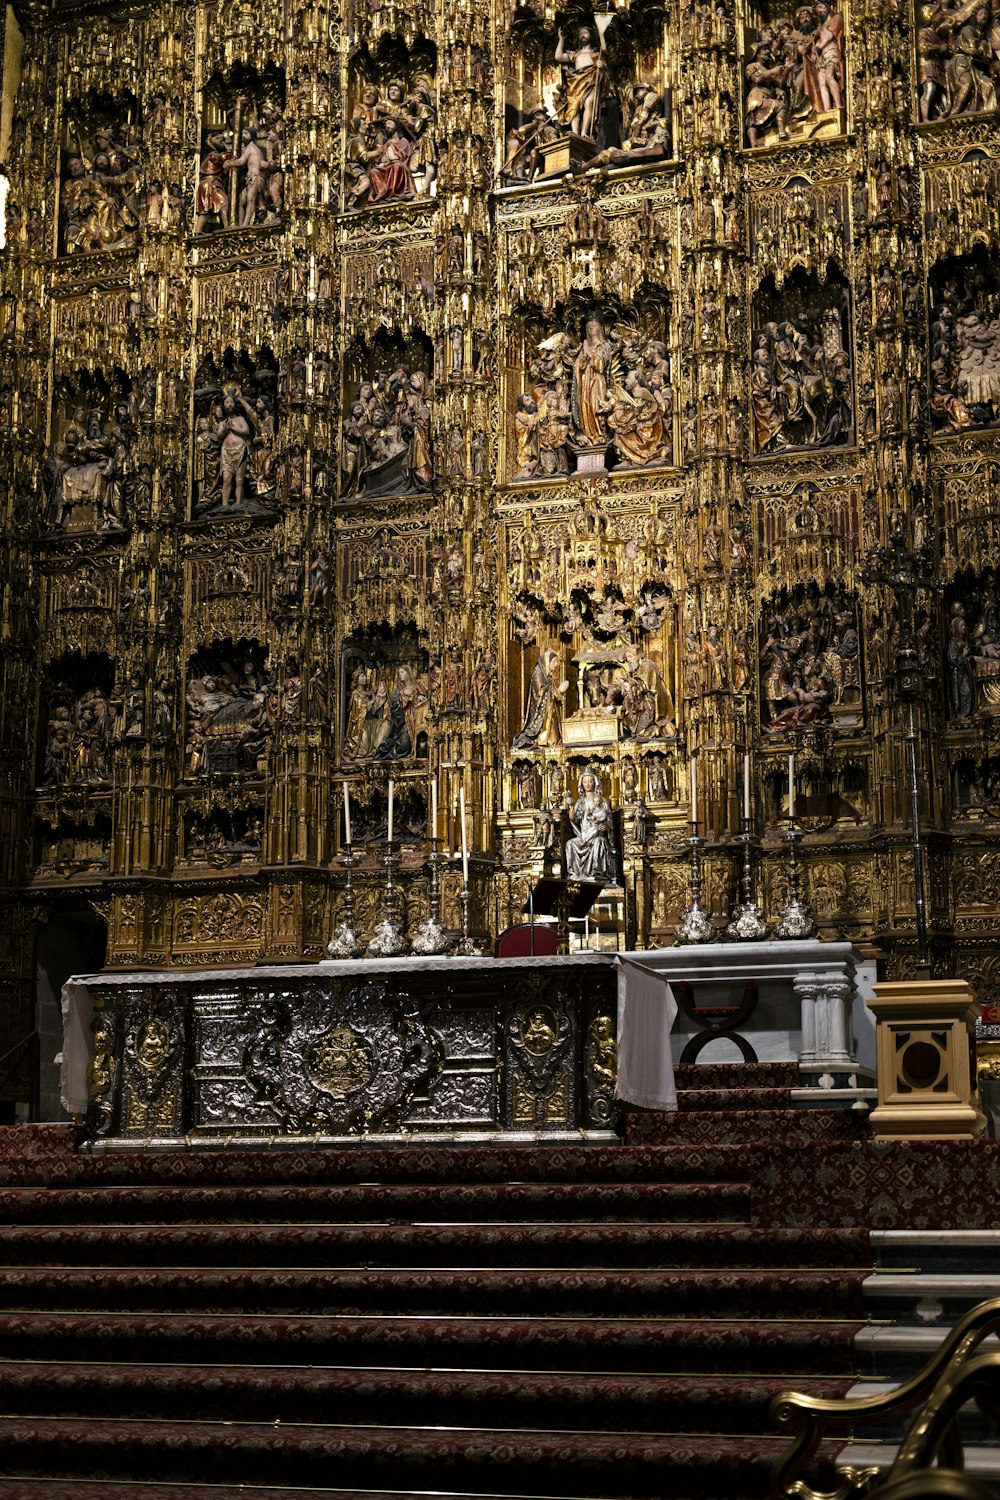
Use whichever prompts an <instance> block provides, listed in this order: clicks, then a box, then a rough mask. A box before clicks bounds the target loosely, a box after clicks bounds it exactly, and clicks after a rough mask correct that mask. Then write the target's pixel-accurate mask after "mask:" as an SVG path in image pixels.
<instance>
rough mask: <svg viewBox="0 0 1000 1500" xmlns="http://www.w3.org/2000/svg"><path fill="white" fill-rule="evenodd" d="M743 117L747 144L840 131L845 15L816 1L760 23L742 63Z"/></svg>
mask: <svg viewBox="0 0 1000 1500" xmlns="http://www.w3.org/2000/svg"><path fill="white" fill-rule="evenodd" d="M743 72H744V77H745V79H746V83H747V92H746V98H745V104H744V120H745V126H746V136H747V144H748V145H749V146H759V145H772V144H774V142H775V141H784V140H789V139H792V138H795V137H806V138H808V137H809V136H812V135H814V134H816V133H817V132H821V133H822V134H830V133H833V134H839V132H840V130H841V129H842V125H843V107H844V98H845V92H846V84H847V79H846V70H845V62H844V19H843V17H842V16H841V15H839V14H838V13H837V12H836V11H834V10H832V9H831V7H830V6H829V5H828V4H827V3H826V0H814V3H813V4H812V5H801V6H799V7H798V9H797V10H796V11H795V24H794V25H793V24H792V22H791V21H789V20H788V19H787V18H781V19H779V20H777V21H775V22H774V23H773V24H766V25H763V26H761V28H760V31H759V33H758V35H757V38H756V40H755V41H754V42H753V44H752V46H751V49H750V51H749V54H748V56H747V59H746V62H745V64H744V69H743Z"/></svg>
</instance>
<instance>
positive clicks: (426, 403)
mask: <svg viewBox="0 0 1000 1500" xmlns="http://www.w3.org/2000/svg"><path fill="white" fill-rule="evenodd" d="M463 471H464V456H463ZM340 473H341V481H340V492H341V494H342V496H343V497H344V498H345V499H352V498H355V497H364V498H374V497H375V496H380V495H402V494H406V493H412V492H415V491H421V490H429V489H430V487H431V480H432V478H433V474H434V469H433V463H432V459H431V408H430V380H429V378H428V376H427V375H426V374H425V373H424V371H423V370H418V369H411V368H410V367H409V366H408V365H407V364H404V363H402V362H400V363H399V364H397V365H396V367H395V368H394V369H393V370H391V371H390V370H388V369H381V370H378V371H377V372H376V373H375V375H374V377H373V378H372V379H370V380H362V381H361V383H360V385H359V386H358V392H357V396H356V398H355V399H354V400H353V401H352V402H351V403H350V406H349V408H348V413H347V416H346V417H345V418H344V423H343V439H342V444H341V469H340Z"/></svg>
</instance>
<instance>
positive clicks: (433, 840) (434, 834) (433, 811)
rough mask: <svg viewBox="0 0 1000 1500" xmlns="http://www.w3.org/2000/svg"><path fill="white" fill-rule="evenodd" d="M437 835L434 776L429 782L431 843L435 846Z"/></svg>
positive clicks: (436, 796)
mask: <svg viewBox="0 0 1000 1500" xmlns="http://www.w3.org/2000/svg"><path fill="white" fill-rule="evenodd" d="M437 836H438V783H437V777H436V776H435V777H434V779H433V781H432V782H431V843H432V844H433V845H434V846H435V848H436V847H437Z"/></svg>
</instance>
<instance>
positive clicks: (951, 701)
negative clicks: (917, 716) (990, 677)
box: [945, 599, 976, 719]
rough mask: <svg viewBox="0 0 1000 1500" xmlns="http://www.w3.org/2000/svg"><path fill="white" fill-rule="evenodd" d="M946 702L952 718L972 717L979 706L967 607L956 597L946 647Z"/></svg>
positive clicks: (949, 620) (952, 607) (950, 616)
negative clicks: (966, 614)
mask: <svg viewBox="0 0 1000 1500" xmlns="http://www.w3.org/2000/svg"><path fill="white" fill-rule="evenodd" d="M945 703H946V707H947V713H948V717H949V719H971V717H972V714H973V712H974V710H975V707H976V679H975V674H974V672H973V664H972V648H971V645H970V641H969V628H968V624H967V622H966V618H965V606H964V605H963V604H962V602H961V600H958V599H956V600H955V601H954V603H953V604H952V606H951V612H950V615H949V619H948V639H947V644H946V647H945Z"/></svg>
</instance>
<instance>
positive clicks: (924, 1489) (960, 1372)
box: [771, 1297, 1000, 1500]
mask: <svg viewBox="0 0 1000 1500" xmlns="http://www.w3.org/2000/svg"><path fill="white" fill-rule="evenodd" d="M998 1332H1000V1297H993V1298H991V1299H990V1300H989V1301H988V1302H981V1303H980V1304H979V1306H978V1307H974V1308H972V1309H971V1310H970V1311H969V1312H967V1313H966V1314H965V1316H964V1317H963V1318H961V1319H960V1321H959V1322H958V1323H956V1324H955V1326H954V1328H953V1329H952V1330H951V1332H950V1333H948V1334H947V1335H946V1337H945V1338H944V1340H943V1341H942V1344H941V1347H940V1348H939V1349H938V1351H937V1353H936V1354H935V1355H934V1356H933V1358H932V1359H930V1360H929V1361H928V1362H927V1364H926V1365H925V1366H924V1368H923V1369H922V1370H921V1371H920V1372H919V1373H918V1374H916V1375H914V1376H912V1377H911V1379H909V1380H906V1381H904V1382H903V1384H902V1385H899V1386H896V1387H895V1388H894V1389H892V1390H890V1391H886V1392H885V1394H884V1395H878V1396H871V1397H868V1398H866V1399H865V1400H859V1401H851V1400H840V1401H829V1400H824V1399H819V1398H816V1397H812V1396H804V1395H801V1394H799V1392H797V1391H784V1392H782V1394H781V1395H780V1396H776V1397H775V1398H774V1400H773V1401H772V1403H771V1418H772V1420H773V1422H774V1423H775V1425H776V1427H777V1428H778V1429H779V1431H780V1430H783V1431H785V1432H787V1433H790V1434H792V1441H791V1444H790V1446H789V1447H788V1449H787V1450H786V1451H785V1453H783V1454H782V1456H781V1458H779V1459H778V1461H777V1463H776V1464H775V1466H774V1469H773V1470H772V1473H771V1496H772V1500H848V1497H853V1496H859V1495H864V1496H867V1497H870V1500H876V1497H877V1500H922V1497H924V1496H927V1497H928V1500H930V1497H935V1500H936V1497H940V1500H996V1497H997V1492H996V1489H995V1488H993V1487H992V1486H989V1485H985V1484H983V1483H981V1482H980V1481H979V1480H977V1479H974V1478H973V1477H972V1476H970V1475H968V1474H966V1473H965V1472H964V1445H963V1441H962V1435H961V1432H960V1431H959V1426H958V1414H959V1412H960V1410H961V1408H962V1407H963V1406H965V1405H966V1403H967V1402H970V1401H971V1402H975V1404H976V1405H977V1406H978V1407H979V1409H980V1411H982V1412H984V1413H985V1414H986V1415H987V1416H989V1417H991V1418H994V1419H995V1418H997V1417H1000V1353H998V1354H992V1353H988V1354H977V1353H976V1351H977V1349H978V1348H979V1346H980V1344H982V1342H983V1340H984V1339H987V1338H989V1337H990V1335H991V1334H996V1333H998ZM918 1408H919V1410H918ZM912 1411H918V1414H917V1416H916V1418H915V1420H914V1421H913V1422H912V1423H911V1425H910V1428H909V1431H908V1432H907V1434H906V1436H905V1437H904V1439H903V1441H902V1442H901V1443H900V1445H899V1450H898V1452H897V1454H896V1457H895V1459H894V1461H893V1464H892V1467H891V1468H890V1469H889V1471H888V1473H885V1472H884V1471H882V1470H881V1469H877V1468H855V1467H852V1466H851V1465H850V1463H842V1464H841V1465H839V1467H838V1470H837V1473H838V1477H839V1479H840V1483H839V1484H838V1485H837V1487H836V1488H835V1489H833V1490H814V1489H812V1488H811V1487H810V1486H809V1484H808V1483H807V1482H806V1481H805V1480H804V1479H803V1478H802V1477H801V1476H802V1474H803V1472H804V1470H805V1468H806V1466H807V1465H808V1464H809V1463H810V1462H811V1460H812V1459H813V1458H815V1456H816V1453H817V1452H818V1450H819V1446H820V1444H821V1443H822V1442H824V1441H825V1440H826V1439H828V1438H834V1437H842V1438H845V1439H846V1438H847V1437H848V1436H850V1435H852V1434H857V1433H858V1432H859V1431H863V1430H864V1429H865V1428H870V1427H876V1426H884V1425H886V1424H888V1423H892V1422H895V1421H897V1420H898V1419H899V1418H900V1417H904V1416H906V1415H907V1414H908V1413H910V1412H912ZM846 1456H847V1457H849V1454H848V1455H846ZM998 1459H1000V1450H998Z"/></svg>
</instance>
